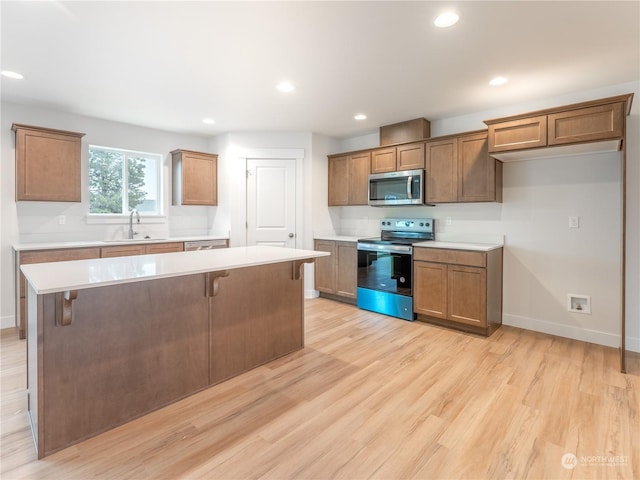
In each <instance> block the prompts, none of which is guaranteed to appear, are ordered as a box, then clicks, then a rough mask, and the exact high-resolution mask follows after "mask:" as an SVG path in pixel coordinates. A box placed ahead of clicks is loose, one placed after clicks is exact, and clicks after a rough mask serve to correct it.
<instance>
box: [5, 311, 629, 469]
mask: <svg viewBox="0 0 640 480" xmlns="http://www.w3.org/2000/svg"><path fill="white" fill-rule="evenodd" d="M306 325H307V326H306V345H307V346H306V348H305V349H304V350H302V351H300V352H297V353H294V354H292V355H289V356H287V357H285V358H282V359H279V360H276V361H275V362H272V363H270V364H268V365H266V366H263V367H260V368H257V369H255V370H253V371H251V372H248V373H247V374H245V375H242V376H240V377H237V378H235V379H232V380H230V381H228V382H225V383H223V384H221V385H217V386H215V387H212V388H210V389H208V390H206V391H204V392H201V393H199V394H197V395H194V396H192V397H190V398H188V399H186V400H183V401H181V402H178V403H175V404H173V405H170V406H168V407H166V408H164V409H162V410H159V411H157V412H154V413H151V414H149V415H147V416H145V417H142V418H140V419H138V420H135V421H133V422H131V423H129V424H127V425H124V426H121V427H119V428H116V429H114V430H111V431H109V432H107V433H104V434H102V435H99V436H97V437H95V438H93V439H90V440H87V441H85V442H83V443H81V444H79V445H76V446H73V447H70V448H68V449H66V450H64V451H61V452H59V453H57V454H54V455H52V456H50V457H47V458H45V459H44V460H41V461H38V460H36V455H35V451H34V448H33V444H32V440H31V435H30V431H29V426H28V422H27V416H26V413H25V412H26V391H25V388H24V385H25V348H24V342H22V341H19V340H17V334H16V333H15V332H14V331H12V330H9V331H6V330H5V331H3V333H2V339H1V340H2V344H1V346H2V354H1V360H2V364H1V372H0V373H1V382H2V383H1V386H2V395H1V407H2V416H1V421H2V423H1V427H2V433H1V442H2V443H1V447H2V452H1V457H0V460H1V461H2V465H1V471H0V472H1V473H0V477H1V478H2V479H3V480H5V479H20V478H43V479H64V480H68V479H88V478H96V479H118V480H120V479H174V478H184V479H192V478H193V479H197V478H205V479H235V478H237V479H248V478H271V479H325V478H341V479H364V478H380V479H405V478H407V479H408V478H420V479H437V478H445V479H450V478H474V479H476V478H477V479H482V478H488V479H500V478H513V479H525V478H533V479H543V478H545V479H546V478H549V479H551V478H553V479H555V478H560V479H562V478H594V479H604V478H626V479H634V478H635V479H640V466H639V457H640V453H639V452H640V441H639V436H640V407H639V405H640V362H638V361H637V360H638V358H637V356H636V357H634V358H633V359H632V361H631V362H630V364H631V365H630V372H629V373H628V374H627V375H623V374H621V373H619V372H618V352H617V350H615V349H611V348H605V347H601V346H596V345H591V344H587V343H582V342H577V341H573V340H567V339H562V338H558V337H552V336H548V335H543V334H538V333H534V332H529V331H525V330H519V329H516V328H510V327H502V328H500V329H498V331H496V332H495V333H494V334H493V336H492V337H491V338H489V339H485V338H481V337H477V336H473V335H467V334H463V333H458V332H455V331H451V330H446V329H442V328H438V327H434V326H430V325H427V324H424V323H420V322H413V323H411V322H405V321H402V320H397V319H393V318H390V317H385V316H382V315H377V314H374V313H370V312H365V311H363V310H358V309H356V308H355V307H352V306H349V305H343V304H340V303H335V302H332V301H330V300H325V299H315V300H308V301H307V303H306ZM567 453H569V454H575V455H576V456H577V462H576V465H575V468H573V469H568V468H564V467H563V466H562V464H561V459H562V457H563V455H564V454H567Z"/></svg>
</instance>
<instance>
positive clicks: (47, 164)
mask: <svg viewBox="0 0 640 480" xmlns="http://www.w3.org/2000/svg"><path fill="white" fill-rule="evenodd" d="M13 129H14V130H15V132H16V200H17V201H20V200H29V201H50V202H80V201H81V200H82V198H81V197H82V195H81V190H80V185H81V176H80V164H81V160H80V158H81V138H82V136H83V135H84V134H82V133H74V132H64V131H61V130H51V129H46V128H39V127H30V126H26V125H14V126H13Z"/></svg>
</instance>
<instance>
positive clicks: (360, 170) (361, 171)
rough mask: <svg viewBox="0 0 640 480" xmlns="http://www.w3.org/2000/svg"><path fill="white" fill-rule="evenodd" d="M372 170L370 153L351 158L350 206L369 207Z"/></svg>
mask: <svg viewBox="0 0 640 480" xmlns="http://www.w3.org/2000/svg"><path fill="white" fill-rule="evenodd" d="M370 170H371V153H370V152H364V153H358V154H355V155H351V156H349V205H367V204H368V203H369V172H370Z"/></svg>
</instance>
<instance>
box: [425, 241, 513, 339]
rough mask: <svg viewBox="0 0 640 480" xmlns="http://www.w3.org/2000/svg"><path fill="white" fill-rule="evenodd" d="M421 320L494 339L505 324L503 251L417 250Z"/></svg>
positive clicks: (500, 249) (499, 249) (498, 249)
mask: <svg viewBox="0 0 640 480" xmlns="http://www.w3.org/2000/svg"><path fill="white" fill-rule="evenodd" d="M413 265H414V302H413V305H414V307H413V309H414V312H415V313H416V314H417V315H418V319H419V320H424V321H428V322H432V323H437V324H440V325H445V326H450V327H455V328H459V329H462V330H468V331H471V332H474V333H480V334H483V335H487V336H488V335H491V333H493V331H494V330H495V329H496V328H498V327H499V326H500V325H501V324H502V248H497V249H494V250H490V251H488V252H478V251H468V250H448V249H435V248H419V247H418V248H415V249H414V264H413Z"/></svg>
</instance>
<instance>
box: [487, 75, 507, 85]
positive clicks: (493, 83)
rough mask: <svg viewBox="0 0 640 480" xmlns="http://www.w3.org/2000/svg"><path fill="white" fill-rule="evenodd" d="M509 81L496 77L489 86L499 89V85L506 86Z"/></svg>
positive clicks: (505, 78)
mask: <svg viewBox="0 0 640 480" xmlns="http://www.w3.org/2000/svg"><path fill="white" fill-rule="evenodd" d="M508 81H509V79H508V78H507V77H495V78H492V79H491V81H489V85H491V86H492V87H497V86H499V85H504V84H505V83H507V82H508Z"/></svg>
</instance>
